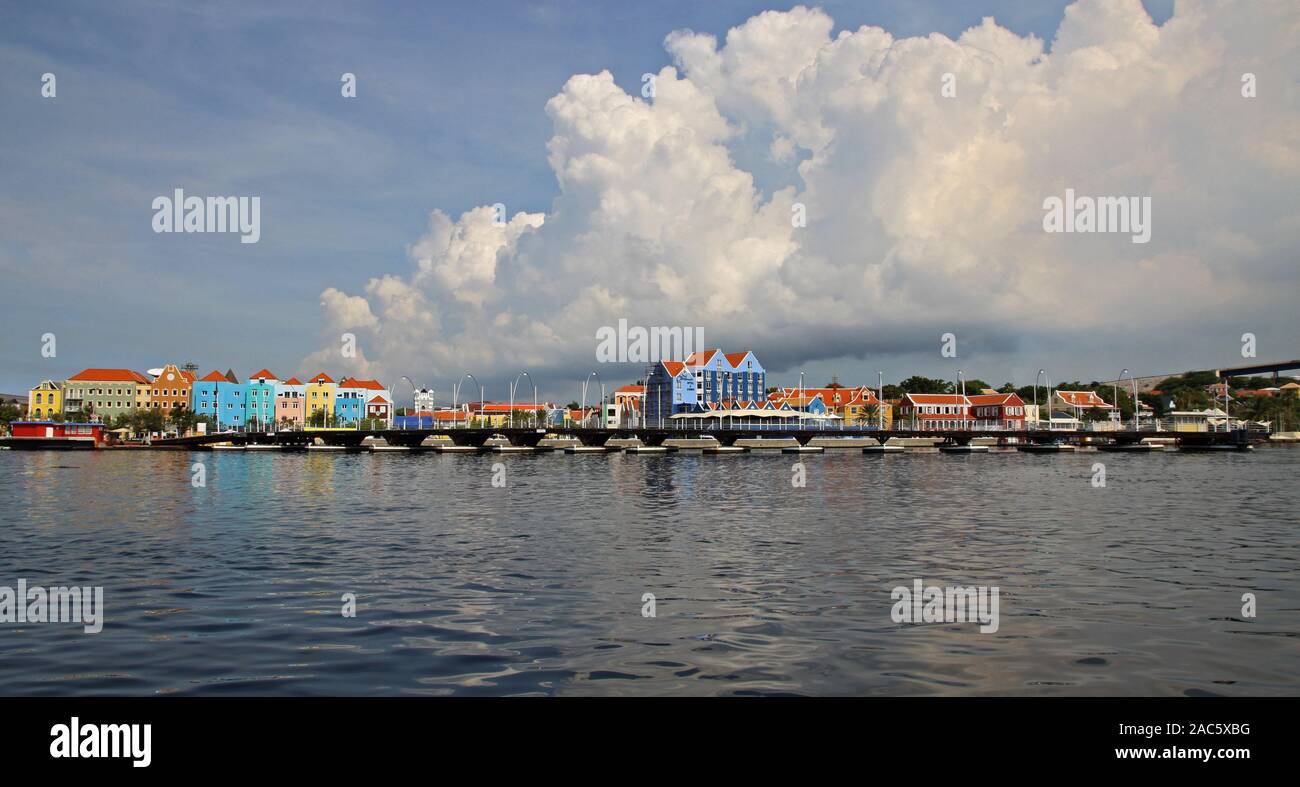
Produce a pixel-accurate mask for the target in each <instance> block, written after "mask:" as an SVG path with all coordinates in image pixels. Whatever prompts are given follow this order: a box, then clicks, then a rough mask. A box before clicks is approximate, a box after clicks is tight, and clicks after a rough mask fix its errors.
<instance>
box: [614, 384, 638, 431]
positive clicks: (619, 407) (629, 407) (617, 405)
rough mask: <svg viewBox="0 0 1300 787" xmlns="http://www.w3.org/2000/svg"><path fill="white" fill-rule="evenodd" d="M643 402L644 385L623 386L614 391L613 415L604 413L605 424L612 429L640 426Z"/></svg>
mask: <svg viewBox="0 0 1300 787" xmlns="http://www.w3.org/2000/svg"><path fill="white" fill-rule="evenodd" d="M644 400H645V386H644V385H640V384H635V385H624V386H621V387H619V388H617V389H615V390H614V402H613V408H614V409H613V414H612V415H610V414H609V413H606V422H607V423H608V424H609V425H610V426H613V427H629V428H635V427H637V426H640V425H641V411H642V402H643V401H644Z"/></svg>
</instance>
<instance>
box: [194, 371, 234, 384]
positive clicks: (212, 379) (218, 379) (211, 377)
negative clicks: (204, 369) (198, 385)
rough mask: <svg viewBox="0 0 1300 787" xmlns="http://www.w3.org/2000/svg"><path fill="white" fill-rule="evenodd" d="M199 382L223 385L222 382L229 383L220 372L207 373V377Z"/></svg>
mask: <svg viewBox="0 0 1300 787" xmlns="http://www.w3.org/2000/svg"><path fill="white" fill-rule="evenodd" d="M200 382H204V383H224V382H229V381H228V380H227V379H226V376H225V375H224V374H222V373H221V372H208V376H207V377H204V378H203V379H202V380H200Z"/></svg>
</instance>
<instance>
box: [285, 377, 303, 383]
mask: <svg viewBox="0 0 1300 787" xmlns="http://www.w3.org/2000/svg"><path fill="white" fill-rule="evenodd" d="M284 384H285V385H302V381H301V380H299V379H298V378H297V377H290V378H289V379H288V380H285V381H284Z"/></svg>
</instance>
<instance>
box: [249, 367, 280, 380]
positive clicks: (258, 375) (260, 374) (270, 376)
mask: <svg viewBox="0 0 1300 787" xmlns="http://www.w3.org/2000/svg"><path fill="white" fill-rule="evenodd" d="M262 377H265V378H266V379H268V380H278V379H280V378H278V377H276V376H275V375H274V374H272V373H271V371H270V370H269V369H263V370H261V371H260V372H253V373H252V374H251V375H249V377H248V379H250V380H257V379H259V378H262Z"/></svg>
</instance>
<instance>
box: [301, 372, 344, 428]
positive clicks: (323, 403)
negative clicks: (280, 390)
mask: <svg viewBox="0 0 1300 787" xmlns="http://www.w3.org/2000/svg"><path fill="white" fill-rule="evenodd" d="M336 387H337V386H336V385H335V384H334V379H333V378H332V377H330V376H329V375H328V374H325V373H324V372H322V373H320V374H318V375H316V376H315V377H313V378H311V379H310V380H308V381H307V385H306V388H305V389H304V400H305V404H306V409H305V410H304V411H303V416H304V417H305V418H306V419H307V423H311V422H312V417H313V416H315V415H316V413H324V415H325V421H324V425H325V426H330V425H331V424H332V423H333V421H334V391H335V388H336Z"/></svg>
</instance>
